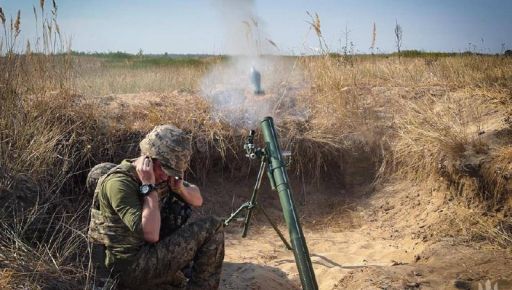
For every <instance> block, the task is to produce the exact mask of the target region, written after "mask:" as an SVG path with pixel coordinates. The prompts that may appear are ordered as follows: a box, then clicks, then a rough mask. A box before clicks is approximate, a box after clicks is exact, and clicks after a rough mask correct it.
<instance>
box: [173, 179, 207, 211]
mask: <svg viewBox="0 0 512 290" xmlns="http://www.w3.org/2000/svg"><path fill="white" fill-rule="evenodd" d="M171 188H172V190H173V191H174V192H176V193H177V194H179V195H180V196H181V197H182V198H183V200H184V201H185V202H186V203H188V204H190V205H191V206H195V207H200V206H202V205H203V196H202V195H201V191H200V190H199V187H197V186H196V185H194V184H192V183H189V182H186V181H183V180H181V179H180V180H176V179H172V183H171Z"/></svg>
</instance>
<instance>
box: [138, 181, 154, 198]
mask: <svg viewBox="0 0 512 290" xmlns="http://www.w3.org/2000/svg"><path fill="white" fill-rule="evenodd" d="M153 190H155V185H154V184H150V183H148V184H143V185H141V186H140V187H139V192H140V194H142V196H143V197H145V196H148V194H149V193H150V192H152V191H153Z"/></svg>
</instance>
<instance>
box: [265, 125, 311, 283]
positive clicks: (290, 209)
mask: <svg viewBox="0 0 512 290" xmlns="http://www.w3.org/2000/svg"><path fill="white" fill-rule="evenodd" d="M261 128H262V131H263V139H264V141H265V146H266V149H267V153H268V156H267V162H268V163H269V172H270V175H272V177H273V180H274V182H275V184H274V185H275V188H276V190H277V192H278V194H279V201H280V202H281V207H282V208H283V215H284V219H285V222H286V225H287V226H288V231H289V234H290V241H291V244H292V248H293V254H294V256H295V263H296V265H297V270H298V271H299V276H300V280H301V283H302V288H303V289H306V290H317V289H318V284H317V282H316V278H315V272H314V270H313V265H312V263H311V258H310V257H309V251H308V247H307V244H306V239H305V237H304V234H303V232H302V227H301V225H300V221H299V218H298V214H297V211H296V209H295V205H294V202H293V197H292V191H291V188H290V184H289V181H288V173H287V172H286V165H285V163H284V159H283V156H282V154H281V149H280V148H279V143H278V138H277V132H276V130H275V127H274V121H273V119H272V117H266V118H265V119H263V121H262V122H261Z"/></svg>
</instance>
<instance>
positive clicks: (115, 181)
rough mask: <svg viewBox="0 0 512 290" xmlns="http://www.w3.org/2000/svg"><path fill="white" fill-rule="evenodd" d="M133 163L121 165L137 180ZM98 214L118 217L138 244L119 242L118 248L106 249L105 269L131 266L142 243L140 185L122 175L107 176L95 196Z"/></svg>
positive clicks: (113, 246)
mask: <svg viewBox="0 0 512 290" xmlns="http://www.w3.org/2000/svg"><path fill="white" fill-rule="evenodd" d="M131 161H132V160H123V161H122V162H121V165H124V166H125V167H126V168H128V171H129V172H130V173H131V175H132V176H136V172H135V167H134V166H133V165H131ZM98 200H99V205H100V211H101V212H102V213H103V214H104V215H107V216H114V215H118V216H119V217H120V218H121V219H122V221H123V223H124V224H125V225H126V226H127V229H126V230H127V233H128V234H131V235H135V236H136V238H137V240H139V241H140V242H139V243H135V244H133V243H126V241H125V240H123V239H121V238H120V239H119V242H118V243H117V244H114V245H112V246H110V247H109V248H107V251H106V261H105V264H106V266H107V267H111V266H113V265H115V266H116V268H118V269H122V268H124V267H126V266H127V265H130V264H131V263H132V262H133V259H134V258H135V256H136V255H137V253H138V252H139V250H140V247H141V245H142V244H143V243H144V235H143V233H142V199H141V197H140V194H139V184H138V182H137V181H135V180H134V179H133V178H132V177H130V176H127V175H126V174H123V173H114V174H112V175H110V176H108V177H107V178H106V179H105V180H104V182H103V185H102V188H101V191H100V192H99V195H98Z"/></svg>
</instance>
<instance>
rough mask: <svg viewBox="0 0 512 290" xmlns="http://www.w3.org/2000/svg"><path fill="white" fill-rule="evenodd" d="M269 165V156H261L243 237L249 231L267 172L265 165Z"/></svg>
mask: <svg viewBox="0 0 512 290" xmlns="http://www.w3.org/2000/svg"><path fill="white" fill-rule="evenodd" d="M266 166H267V158H266V157H265V156H263V157H262V158H261V164H260V171H259V172H258V177H257V178H256V184H255V185H254V189H253V191H252V196H251V201H249V204H250V206H249V210H248V211H247V216H245V222H244V230H243V231H242V238H245V237H246V236H247V232H248V231H249V223H250V222H251V218H252V210H253V208H254V207H255V206H256V199H257V198H258V191H259V189H260V186H261V180H262V179H263V173H265V167H266Z"/></svg>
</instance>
